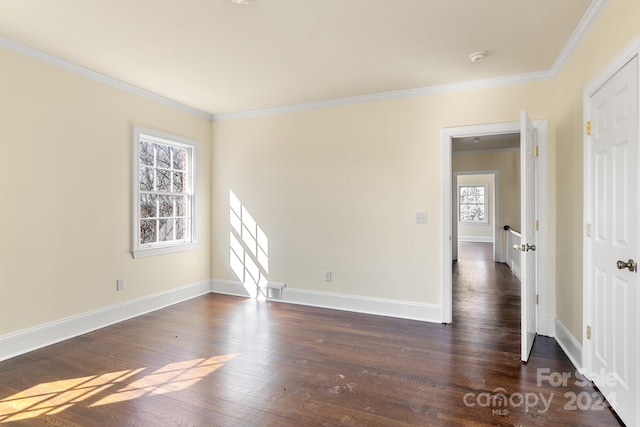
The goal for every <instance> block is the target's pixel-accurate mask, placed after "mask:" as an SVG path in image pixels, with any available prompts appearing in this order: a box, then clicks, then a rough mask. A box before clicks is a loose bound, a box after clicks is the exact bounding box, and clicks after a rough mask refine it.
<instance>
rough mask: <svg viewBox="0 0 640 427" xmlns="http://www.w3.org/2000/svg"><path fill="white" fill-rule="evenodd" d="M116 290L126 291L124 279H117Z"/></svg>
mask: <svg viewBox="0 0 640 427" xmlns="http://www.w3.org/2000/svg"><path fill="white" fill-rule="evenodd" d="M116 291H124V279H116Z"/></svg>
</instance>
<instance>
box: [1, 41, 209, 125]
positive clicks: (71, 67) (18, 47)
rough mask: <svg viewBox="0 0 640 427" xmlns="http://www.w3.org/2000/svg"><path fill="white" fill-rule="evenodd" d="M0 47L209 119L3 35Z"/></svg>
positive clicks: (206, 114)
mask: <svg viewBox="0 0 640 427" xmlns="http://www.w3.org/2000/svg"><path fill="white" fill-rule="evenodd" d="M0 47H3V48H5V49H7V50H10V51H13V52H16V53H19V54H21V55H24V56H27V57H29V58H33V59H36V60H39V61H42V62H45V63H47V64H50V65H53V66H55V67H58V68H62V69H63V70H67V71H70V72H72V73H74V74H78V75H80V76H82V77H86V78H88V79H91V80H95V81H97V82H100V83H103V84H106V85H109V86H112V87H115V88H116V89H120V90H123V91H125V92H128V93H131V94H133V95H138V96H141V97H143V98H146V99H148V100H150V101H154V102H157V103H159V104H162V105H166V106H168V107H171V108H175V109H177V110H180V111H183V112H185V113H189V114H193V115H195V116H197V117H201V118H203V119H206V120H211V114H209V113H205V112H204V111H201V110H198V109H197V108H193V107H189V106H188V105H185V104H182V103H180V102H177V101H174V100H172V99H169V98H165V97H164V96H161V95H158V94H156V93H153V92H150V91H148V90H145V89H141V88H139V87H136V86H133V85H130V84H129V83H125V82H123V81H120V80H118V79H114V78H112V77H109V76H106V75H104V74H100V73H98V72H96V71H93V70H90V69H88V68H84V67H81V66H80V65H77V64H74V63H71V62H68V61H65V60H64V59H60V58H58V57H56V56H53V55H49V54H48V53H45V52H42V51H40V50H38V49H34V48H32V47H29V46H25V45H23V44H21V43H18V42H15V41H13V40H10V39H7V38H5V37H1V36H0Z"/></svg>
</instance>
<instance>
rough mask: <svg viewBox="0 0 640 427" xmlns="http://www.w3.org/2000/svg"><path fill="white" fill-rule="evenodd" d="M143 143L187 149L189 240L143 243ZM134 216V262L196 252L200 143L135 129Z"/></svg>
mask: <svg viewBox="0 0 640 427" xmlns="http://www.w3.org/2000/svg"><path fill="white" fill-rule="evenodd" d="M142 141H145V142H152V143H157V144H162V145H168V146H173V147H180V148H184V149H186V150H187V152H188V159H187V162H188V164H189V166H188V176H187V177H186V179H187V180H190V184H191V185H190V186H189V187H190V196H191V203H190V205H189V209H190V214H191V215H190V229H191V233H190V239H189V240H181V241H176V240H172V241H169V242H155V243H147V244H142V243H140V220H141V218H140V194H141V190H140V166H141V165H140V143H141V142H142ZM132 145H133V162H132V163H133V180H132V181H133V182H132V184H133V191H132V194H133V203H132V206H133V216H132V218H133V219H132V221H133V222H132V237H133V241H132V254H133V257H134V258H143V257H149V256H156V255H164V254H170V253H176V252H184V251H190V250H194V249H197V247H198V227H197V224H198V221H197V217H198V203H197V200H198V182H197V179H196V177H197V173H196V172H197V162H198V145H199V144H198V142H197V141H194V140H190V139H187V138H182V137H179V136H175V135H171V134H168V133H164V132H160V131H157V130H154V129H148V128H144V127H141V126H133V144H132Z"/></svg>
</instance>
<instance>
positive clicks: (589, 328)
mask: <svg viewBox="0 0 640 427" xmlns="http://www.w3.org/2000/svg"><path fill="white" fill-rule="evenodd" d="M587 339H588V340H590V339H591V326H587Z"/></svg>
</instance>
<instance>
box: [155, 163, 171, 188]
mask: <svg viewBox="0 0 640 427" xmlns="http://www.w3.org/2000/svg"><path fill="white" fill-rule="evenodd" d="M156 176H157V178H158V182H157V183H156V185H157V188H156V190H157V191H164V192H167V193H168V192H170V191H171V171H168V170H163V169H156Z"/></svg>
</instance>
